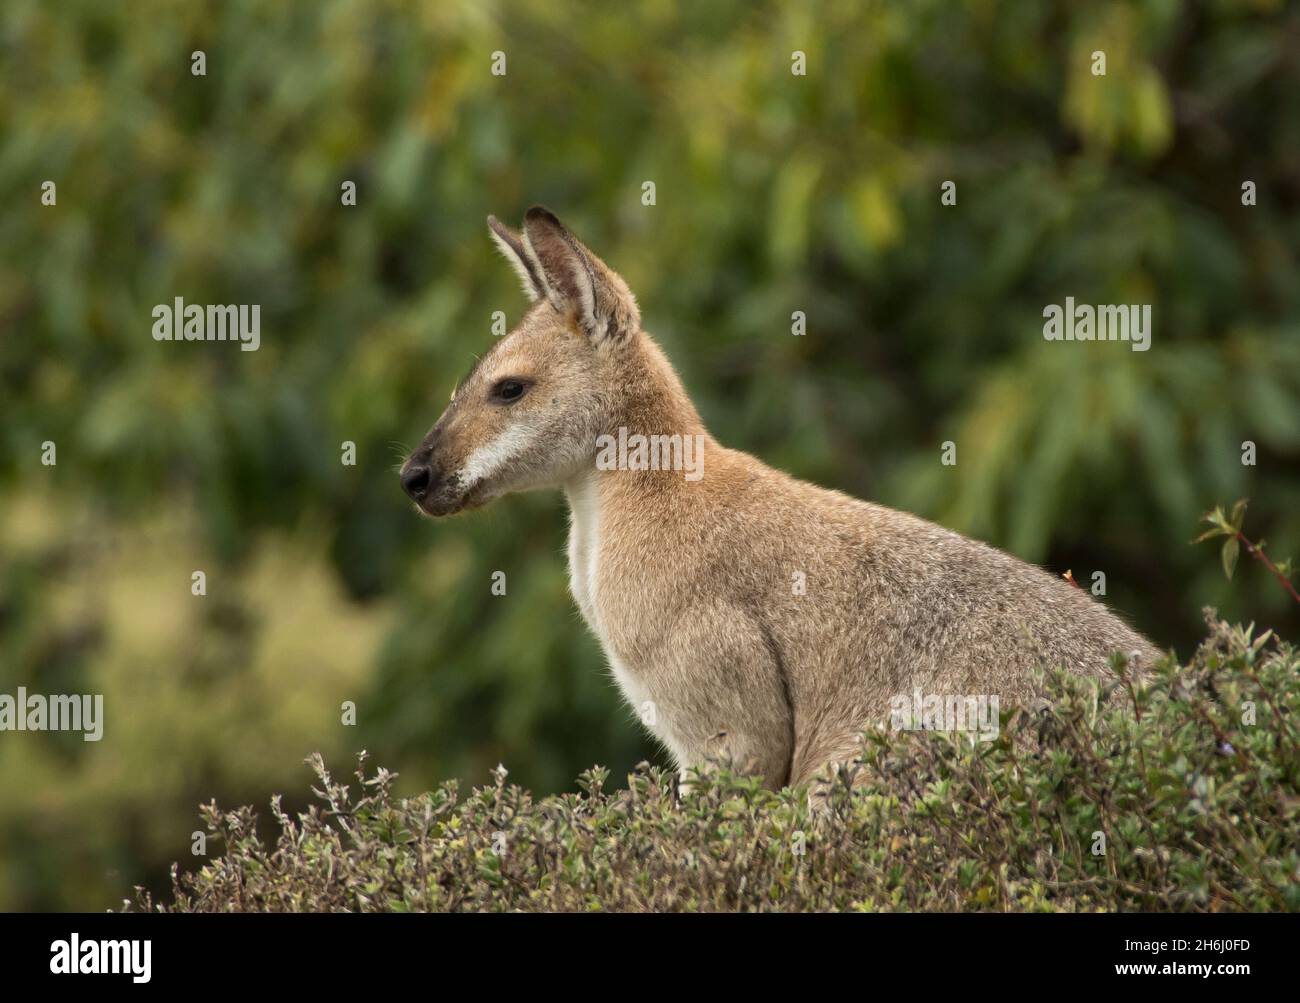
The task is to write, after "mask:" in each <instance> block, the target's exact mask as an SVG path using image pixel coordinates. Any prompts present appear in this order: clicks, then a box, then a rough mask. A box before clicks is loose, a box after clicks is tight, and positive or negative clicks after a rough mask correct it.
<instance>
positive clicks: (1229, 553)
mask: <svg viewBox="0 0 1300 1003" xmlns="http://www.w3.org/2000/svg"><path fill="white" fill-rule="evenodd" d="M1240 551H1241V545H1240V544H1239V543H1238V542H1237V538H1236V537H1235V536H1230V537H1228V539H1226V540H1224V541H1223V552H1222V554H1221V555H1220V556H1221V557H1222V558H1223V573H1224V574H1225V575H1227V576H1228V581H1232V572H1233V570H1234V569H1235V568H1236V567H1237V555H1238V554H1239V553H1240Z"/></svg>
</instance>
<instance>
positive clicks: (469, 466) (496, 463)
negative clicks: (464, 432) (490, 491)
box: [459, 425, 533, 490]
mask: <svg viewBox="0 0 1300 1003" xmlns="http://www.w3.org/2000/svg"><path fill="white" fill-rule="evenodd" d="M532 441H533V430H532V429H531V428H530V427H529V426H527V425H516V426H514V427H513V428H508V429H506V430H505V431H504V432H502V433H501V434H500V435H498V436H497V437H496V438H495V439H493V440H492V441H491V442H489V443H488V444H487V445H485V446H480V447H479V448H478V449H476V450H474V452H472V453H470V455H469V459H467V460H466V461H465V465H464V466H463V467H461V468H460V473H459V478H460V483H461V484H462V485H464V488H465V489H466V490H468V489H469V488H472V487H473V486H474V485H475V484H477V483H478V482H479V481H483V480H486V479H487V478H489V477H491V476H492V475H493V474H495V473H496V472H497V471H498V470H500V469H501V468H502V467H503V466H505V464H507V463H509V462H510V461H511V460H512V459H514V458H515V457H516V456H519V455H521V454H522V453H524V452H525V451H526V450H527V449H528V447H529V446H530V445H531V444H532Z"/></svg>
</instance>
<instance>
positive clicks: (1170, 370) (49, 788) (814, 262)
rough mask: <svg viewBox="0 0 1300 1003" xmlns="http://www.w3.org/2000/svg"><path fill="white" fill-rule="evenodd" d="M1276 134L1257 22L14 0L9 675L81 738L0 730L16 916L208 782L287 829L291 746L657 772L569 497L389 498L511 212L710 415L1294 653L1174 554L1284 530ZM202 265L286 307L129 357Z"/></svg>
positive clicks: (1285, 360) (102, 869)
mask: <svg viewBox="0 0 1300 1003" xmlns="http://www.w3.org/2000/svg"><path fill="white" fill-rule="evenodd" d="M196 50H202V51H203V52H204V53H205V54H206V75H205V76H194V75H192V74H191V53H192V52H194V51H196ZM796 50H798V51H801V52H803V53H805V54H806V59H807V75H806V76H796V75H793V74H792V73H791V66H792V61H791V57H792V53H793V52H795V51H796ZM1095 50H1102V51H1104V52H1105V53H1106V57H1107V67H1106V69H1107V72H1106V75H1105V76H1102V77H1098V76H1094V75H1093V74H1092V72H1091V65H1092V63H1091V54H1092V53H1093V52H1094V51H1095ZM495 52H503V53H504V54H505V58H506V73H505V75H504V76H494V75H493V74H492V72H491V67H492V62H493V54H494V53H495ZM1297 112H1300V16H1298V12H1297V9H1296V7H1295V6H1294V5H1290V6H1289V7H1288V6H1287V5H1284V4H1283V3H1281V2H1236V0H1208V2H1195V3H1180V2H1175V0H1149V2H1097V3H1087V4H1081V3H1074V2H1067V0H1058V2H1043V0H1016V2H997V0H968V2H962V3H957V2H952V0H925V2H921V0H918V2H908V3H884V2H874V3H872V2H868V3H863V2H857V0H823V2H813V3H806V4H775V3H754V2H747V0H734V2H718V3H708V4H691V3H685V2H681V3H677V2H668V0H643V2H638V3H632V4H617V5H609V4H600V3H595V2H590V3H573V4H567V3H554V2H551V0H500V2H489V3H483V2H478V0H438V2H422V3H421V2H397V0H389V2H382V3H376V2H373V0H322V2H310V3H309V2H303V3H270V2H265V3H252V2H237V0H236V2H227V3H218V2H204V3H195V2H181V0H176V2H140V3H129V4H125V3H123V4H104V3H100V2H97V0H70V2H63V3H59V4H49V3H42V2H40V0H6V3H5V4H4V5H3V8H2V9H0V193H2V195H3V206H4V212H3V215H0V331H2V332H3V333H2V335H0V419H2V420H0V692H3V693H10V694H13V693H15V692H16V689H17V687H19V686H26V687H27V688H28V690H29V691H30V692H38V693H82V692H88V693H102V694H104V697H105V712H106V723H105V734H104V738H103V740H102V741H100V742H98V743H87V742H83V741H82V740H81V737H80V736H79V735H70V734H66V733H65V734H58V733H55V734H49V733H46V734H42V733H25V734H20V733H3V734H0V906H2V907H5V908H8V909H30V908H38V907H44V908H72V907H76V908H91V909H101V908H105V907H109V906H112V905H115V904H116V903H117V902H118V901H120V899H121V898H122V897H124V896H125V895H126V894H128V892H129V889H130V886H131V885H133V884H135V883H139V882H143V883H147V884H149V885H150V886H152V887H154V888H159V887H162V886H165V884H166V870H167V866H168V864H169V863H170V862H171V861H172V860H176V859H179V860H181V861H182V864H183V866H193V865H194V861H195V860H196V858H194V857H192V856H191V855H190V852H189V851H190V834H191V833H192V832H193V831H194V830H196V829H197V828H198V814H197V811H196V805H197V804H198V803H199V802H200V801H206V800H208V799H210V798H212V797H216V798H217V799H218V800H219V801H220V802H221V803H222V804H223V805H231V804H234V803H244V802H252V803H255V804H258V805H259V806H262V807H263V808H264V807H265V805H266V799H267V797H268V796H269V795H270V794H271V793H272V792H273V791H277V790H286V789H287V790H291V791H301V790H304V789H305V787H306V783H305V781H306V780H307V777H308V773H307V771H306V768H305V767H304V766H303V765H302V759H303V757H304V756H306V755H307V754H308V753H310V752H312V751H314V750H320V751H322V752H323V753H325V754H326V756H327V758H328V759H329V760H330V761H331V762H332V764H333V765H335V766H336V767H337V768H339V771H340V772H342V767H343V766H344V762H345V759H346V757H348V756H350V755H351V754H352V753H353V752H354V751H356V750H358V749H361V748H367V749H369V750H370V751H371V753H372V755H373V757H374V761H375V762H378V763H380V764H383V765H385V766H388V767H389V768H391V769H396V770H398V771H400V772H401V774H402V779H401V781H400V785H402V786H404V788H405V789H406V790H407V791H416V790H422V789H426V788H427V787H428V786H430V785H432V784H434V783H436V782H437V781H439V780H441V779H443V778H445V777H449V776H457V777H460V778H461V779H462V781H463V782H466V783H474V784H478V783H483V782H486V780H487V772H488V770H489V769H490V768H491V767H492V766H494V765H495V764H496V763H497V762H498V761H502V762H504V763H506V764H507V766H508V767H509V768H510V769H511V771H512V772H511V775H512V779H515V780H518V781H519V782H521V783H523V784H525V785H528V786H530V787H532V788H533V789H535V790H536V791H538V792H549V791H555V790H563V789H572V785H573V778H574V777H575V776H576V775H577V773H578V772H579V771H580V770H582V769H584V768H585V767H587V766H589V765H591V764H592V763H594V762H601V763H603V764H605V765H608V766H610V767H611V768H612V769H613V770H614V776H616V777H617V776H620V775H621V773H622V772H623V771H626V769H628V768H630V767H631V766H632V765H633V764H634V763H635V762H636V761H637V760H638V759H640V758H643V757H656V756H658V755H659V753H658V752H657V751H656V750H654V749H653V748H651V747H650V745H649V744H647V743H646V742H645V740H644V739H643V738H642V736H641V732H640V728H639V726H638V725H637V723H636V721H635V719H634V718H633V716H632V714H631V713H630V712H629V711H628V710H626V709H625V708H624V707H623V706H622V704H621V702H620V700H619V697H618V695H617V692H616V690H615V687H614V685H613V683H612V682H611V681H610V680H609V679H608V677H607V676H606V674H605V672H604V668H603V663H602V658H601V656H600V653H599V650H598V648H597V645H596V643H595V642H594V641H593V640H592V638H591V637H589V636H588V633H587V631H586V629H585V628H584V627H583V626H582V624H581V621H580V619H579V617H578V615H577V613H576V610H575V608H574V606H573V604H572V602H571V600H570V598H569V596H568V591H567V580H566V570H565V562H564V558H563V555H562V550H563V546H564V542H565V535H566V531H565V524H566V517H565V512H564V505H563V501H562V499H561V497H560V496H559V495H558V494H552V495H545V494H539V495H528V496H521V497H516V498H511V499H508V500H505V501H501V502H498V503H497V504H496V505H495V506H494V507H493V508H491V509H490V510H488V511H485V512H481V513H477V514H473V515H471V516H467V517H464V518H460V519H456V520H452V521H448V522H439V523H434V522H431V521H427V520H423V519H420V518H417V517H416V515H415V514H414V513H413V511H412V509H411V506H410V505H409V504H408V503H407V502H406V501H405V500H404V498H403V495H402V493H401V491H400V490H399V488H398V483H397V476H396V464H397V463H398V462H399V461H400V459H401V458H402V456H403V449H404V447H405V446H409V445H413V444H415V443H416V442H418V441H419V439H420V438H421V437H422V436H423V434H424V433H425V431H426V430H427V429H428V427H429V426H430V425H431V424H432V422H433V421H434V419H435V418H436V417H437V415H438V413H439V412H440V410H441V409H442V407H443V404H444V403H445V401H446V399H447V396H448V393H449V392H450V389H451V387H452V385H453V383H454V381H455V380H456V379H457V378H458V377H459V376H461V375H462V374H463V372H464V371H465V370H466V369H467V367H468V365H469V364H470V363H471V361H472V359H473V357H474V355H475V354H476V353H481V352H482V351H483V350H484V349H485V348H487V347H488V346H489V345H490V343H491V339H492V333H491V324H492V313H493V311H496V310H503V311H505V313H506V314H507V316H508V317H510V318H512V319H513V318H517V317H518V316H519V314H520V313H522V311H523V309H524V306H525V303H524V299H523V297H522V295H521V294H520V293H519V290H518V285H517V281H516V279H515V277H514V275H513V274H512V273H511V271H510V270H509V268H508V267H507V266H506V265H505V263H504V262H503V261H501V260H500V259H499V258H498V256H497V254H496V252H495V250H494V249H493V247H492V245H491V243H490V242H489V240H488V238H487V235H486V230H485V226H484V217H485V216H486V215H487V214H488V213H489V212H492V213H496V214H497V215H499V216H501V217H502V218H503V219H505V220H507V221H509V222H512V223H517V222H518V221H519V219H520V218H521V217H522V213H523V211H524V209H525V208H526V207H527V206H528V205H529V204H530V203H532V202H543V203H546V204H547V205H549V206H550V207H551V208H553V209H554V210H556V211H557V212H558V213H559V214H560V215H561V216H562V217H563V218H564V219H565V221H566V222H567V223H569V224H570V226H572V227H573V228H574V230H575V231H576V232H577V233H578V234H579V235H580V236H581V237H583V238H584V239H585V240H586V241H587V243H588V244H590V245H591V246H592V248H593V249H595V250H596V251H597V253H599V254H600V255H602V256H603V257H604V258H605V259H606V260H607V261H608V262H609V263H610V264H611V265H612V266H613V267H614V268H616V269H618V270H619V271H620V272H621V273H622V274H623V275H624V276H625V277H626V278H627V280H628V282H629V284H630V285H631V287H632V289H633V290H634V291H635V292H636V293H637V294H638V297H639V299H640V302H641V305H642V311H643V314H644V319H645V324H646V327H647V329H648V330H650V331H651V332H653V333H654V334H655V335H656V336H657V337H658V338H659V339H660V341H661V342H662V343H663V344H664V346H665V348H666V349H667V350H668V352H669V354H670V356H671V357H672V358H673V360H674V361H675V363H676V364H677V366H678V368H679V370H680V371H681V373H682V375H683V377H684V378H685V380H686V382H687V385H688V387H689V388H690V390H691V391H692V393H693V394H694V396H695V399H696V401H697V403H698V404H699V406H700V408H701V411H702V413H703V414H704V416H705V419H706V421H707V422H709V424H710V426H711V428H712V430H713V431H714V433H715V434H716V435H717V436H718V437H719V438H720V439H721V440H722V441H724V442H726V443H728V444H730V445H733V446H736V447H739V448H742V449H746V450H748V451H750V452H752V453H755V454H757V455H759V456H761V457H763V458H764V459H766V460H767V461H768V462H770V463H772V464H774V465H776V466H780V467H783V468H785V469H787V470H790V471H791V472H793V473H795V474H798V475H800V476H803V477H806V478H809V479H812V480H815V481H818V482H820V483H822V484H825V485H829V486H833V487H838V488H842V489H844V490H846V491H849V492H851V493H853V494H856V495H859V496H861V497H866V498H871V499H874V500H878V501H881V502H883V503H886V504H889V505H894V506H897V507H902V508H907V509H910V510H912V511H914V512H917V513H918V514H920V515H923V516H926V517H928V518H931V519H934V520H937V521H939V522H941V523H943V524H945V525H947V526H950V527H952V528H954V529H957V530H959V531H962V532H965V533H968V534H971V535H974V536H977V537H980V538H982V539H985V540H987V541H989V542H991V543H993V544H995V545H998V546H1001V547H1004V548H1006V549H1008V550H1010V551H1012V552H1014V553H1016V554H1018V555H1019V556H1021V557H1023V558H1025V559H1027V560H1030V561H1035V562H1039V563H1042V564H1044V565H1046V566H1047V567H1049V568H1051V569H1053V570H1055V571H1058V572H1059V571H1064V570H1065V569H1067V568H1069V569H1072V570H1073V572H1074V575H1075V577H1076V578H1078V579H1079V580H1080V581H1082V582H1084V583H1085V584H1087V583H1089V582H1090V581H1091V575H1092V573H1093V572H1094V571H1098V570H1100V571H1103V572H1105V574H1106V576H1107V584H1108V596H1107V601H1108V602H1109V603H1111V604H1112V605H1113V606H1115V607H1117V608H1118V609H1119V610H1121V611H1123V613H1124V614H1125V615H1127V616H1128V617H1129V618H1130V619H1131V620H1133V621H1134V622H1135V623H1136V624H1137V625H1138V626H1139V627H1140V628H1141V629H1142V630H1144V631H1145V632H1147V633H1148V634H1149V635H1150V636H1151V637H1152V638H1153V639H1155V640H1156V641H1157V642H1158V643H1160V644H1162V645H1168V646H1173V647H1175V648H1176V649H1178V650H1179V651H1180V652H1181V653H1184V654H1186V653H1187V652H1188V651H1189V650H1190V648H1191V646H1192V645H1193V644H1194V643H1195V642H1196V639H1197V638H1198V636H1199V634H1200V617H1199V610H1200V607H1201V606H1203V605H1206V604H1214V605H1217V606H1219V607H1220V608H1221V609H1222V610H1223V612H1224V613H1225V615H1227V616H1229V617H1233V618H1239V619H1242V620H1257V621H1259V622H1261V623H1264V624H1266V625H1270V626H1275V627H1277V628H1279V629H1280V630H1281V632H1282V633H1283V634H1285V635H1288V636H1290V637H1292V638H1294V637H1296V635H1297V630H1296V628H1297V626H1300V620H1298V619H1297V616H1296V611H1295V609H1293V608H1290V609H1289V608H1288V606H1287V603H1288V601H1289V600H1288V599H1287V597H1286V596H1285V595H1284V594H1283V593H1282V591H1281V589H1279V588H1278V587H1277V583H1276V582H1274V581H1272V580H1270V579H1269V578H1268V576H1267V575H1266V574H1265V573H1264V572H1263V570H1262V569H1261V568H1259V567H1258V566H1257V565H1255V564H1254V562H1252V561H1250V560H1249V559H1248V558H1246V557H1243V558H1242V564H1241V566H1240V567H1239V569H1238V572H1237V580H1236V581H1235V582H1233V583H1232V584H1229V583H1227V582H1225V581H1224V580H1223V574H1222V572H1221V570H1220V569H1219V564H1218V558H1217V554H1216V553H1215V551H1214V550H1213V549H1210V548H1208V547H1201V548H1197V547H1192V546H1189V542H1188V541H1189V540H1190V539H1191V538H1192V537H1193V536H1194V535H1195V534H1196V533H1197V532H1198V527H1197V521H1198V519H1199V517H1200V515H1201V514H1202V512H1204V511H1205V510H1206V509H1208V508H1209V507H1211V506H1212V505H1213V504H1215V503H1227V502H1231V501H1232V500H1234V499H1235V498H1237V497H1240V496H1249V497H1250V498H1251V499H1252V503H1251V509H1250V512H1249V515H1248V518H1247V524H1246V528H1247V531H1248V533H1249V534H1250V535H1251V536H1252V537H1253V538H1258V537H1261V536H1262V537H1266V538H1267V539H1268V541H1269V546H1270V551H1271V552H1273V553H1275V554H1276V555H1278V556H1286V555H1288V554H1295V555H1300V518H1297V513H1298V512H1300V504H1298V502H1300V463H1298V462H1297V460H1298V459H1300V283H1297V270H1296V265H1297V249H1298V248H1300V218H1298V217H1297V212H1296V210H1297V206H1298V205H1300V114H1298V113H1297ZM47 180H52V181H54V182H55V183H56V185H57V204H56V205H54V206H45V205H42V204H41V201H40V198H41V185H42V183H43V182H44V181H47ZM948 180H951V181H954V182H956V185H957V205H956V206H943V205H941V204H940V186H941V185H942V183H943V182H944V181H948ZM1247 180H1249V181H1253V182H1254V183H1255V184H1256V185H1257V187H1258V193H1259V194H1258V205H1256V206H1253V207H1245V206H1243V205H1242V201H1241V192H1242V184H1243V182H1244V181H1247ZM346 181H353V182H355V184H356V186H357V204H356V205H355V206H344V205H342V204H341V200H340V193H341V186H342V185H343V183H344V182H346ZM646 181H653V182H654V184H655V186H656V204H655V205H653V206H646V205H643V204H642V200H641V195H642V185H643V183H644V182H646ZM177 296H180V297H183V298H184V299H185V300H186V301H187V302H191V303H205V304H206V303H245V304H252V303H257V304H260V305H261V310H262V331H261V338H262V342H261V348H260V350H259V351H257V352H248V353H245V352H241V351H239V350H238V348H237V346H234V345H229V344H219V343H184V342H182V343H175V344H171V343H158V342H155V341H154V340H153V339H152V337H151V335H150V332H151V328H152V318H151V311H152V309H153V307H154V305H155V304H159V303H162V304H170V303H171V302H172V300H173V299H174V298H175V297H177ZM1066 296H1073V297H1074V298H1075V299H1076V301H1078V302H1086V303H1151V304H1153V316H1154V336H1153V341H1152V347H1151V349H1150V351H1148V352H1145V353H1138V352H1133V351H1131V350H1130V349H1129V347H1128V346H1126V345H1122V344H1093V345H1086V344H1057V343H1048V342H1045V341H1044V339H1043V337H1042V324H1043V320H1042V310H1043V307H1044V306H1045V305H1047V304H1049V303H1063V302H1064V298H1065V297H1066ZM794 311H804V312H805V313H806V315H807V332H808V333H807V335H806V336H804V337H795V336H793V335H792V334H791V314H792V313H793V312H794ZM346 440H350V441H353V442H355V443H356V444H357V456H358V460H357V463H356V465H355V466H345V465H344V464H343V463H341V462H340V456H341V444H342V443H343V442H344V441H346ZM944 440H953V441H954V442H956V443H957V444H958V450H959V454H958V455H959V462H958V464H957V466H955V467H945V466H942V465H941V464H940V463H939V451H940V443H941V442H943V441H944ZM1244 440H1251V441H1253V442H1255V443H1256V444H1257V447H1258V465H1257V466H1254V467H1250V466H1244V465H1243V464H1242V462H1241V444H1242V442H1243V441H1244ZM46 441H52V442H54V443H55V444H56V446H57V450H58V452H57V459H58V462H57V465H56V466H52V467H51V466H45V465H43V464H42V462H41V450H42V443H43V442H46ZM195 570H203V571H204V572H205V573H206V575H207V595H206V596H203V597H195V596H193V595H191V591H190V583H191V574H192V573H193V571H195ZM496 570H503V571H505V572H506V573H507V576H508V594H507V595H506V596H504V597H497V596H493V595H492V594H491V592H490V584H491V575H492V572H493V571H496ZM347 700H351V701H355V703H356V706H357V722H356V725H355V726H354V727H349V726H347V725H345V724H343V723H342V722H341V710H340V707H341V705H342V703H343V702H344V701H347ZM289 807H294V806H293V805H289Z"/></svg>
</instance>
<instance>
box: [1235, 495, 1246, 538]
mask: <svg viewBox="0 0 1300 1003" xmlns="http://www.w3.org/2000/svg"><path fill="white" fill-rule="evenodd" d="M1249 501H1250V499H1249V498H1241V499H1238V501H1237V503H1236V504H1235V505H1233V506H1232V528H1233V529H1235V530H1237V531H1238V532H1240V531H1241V524H1242V522H1243V521H1244V520H1245V518H1246V505H1247V503H1248V502H1249Z"/></svg>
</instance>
